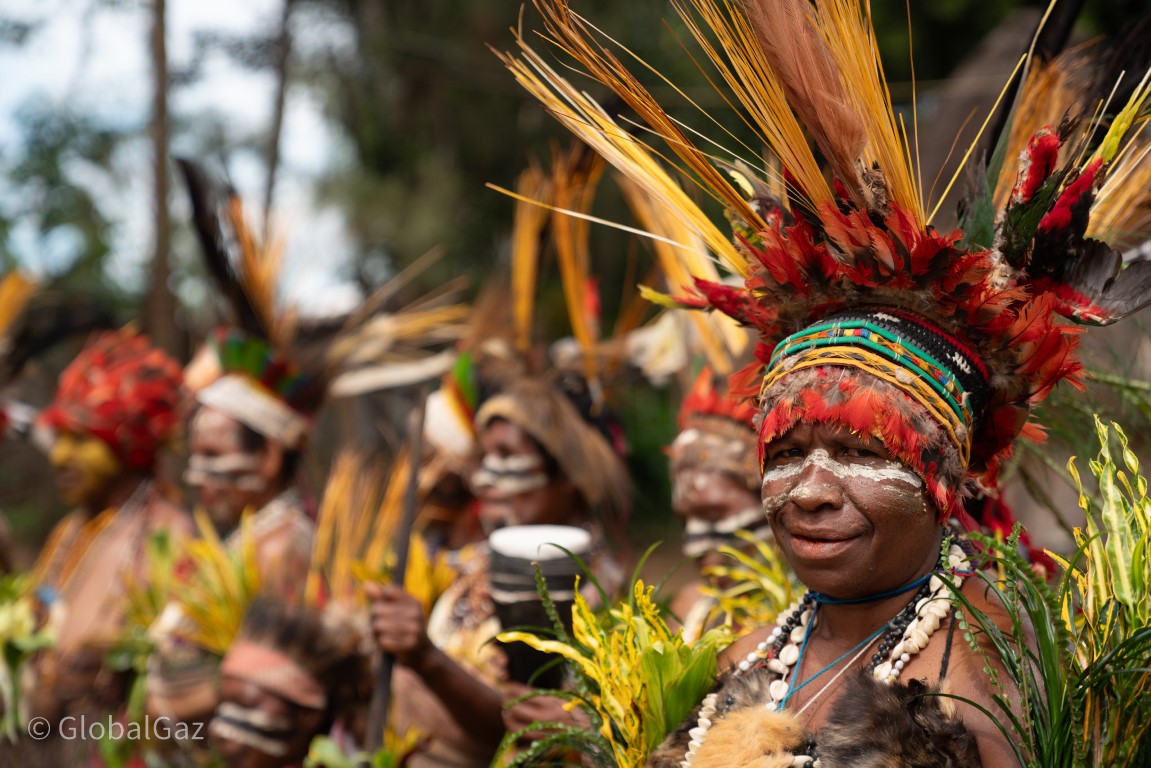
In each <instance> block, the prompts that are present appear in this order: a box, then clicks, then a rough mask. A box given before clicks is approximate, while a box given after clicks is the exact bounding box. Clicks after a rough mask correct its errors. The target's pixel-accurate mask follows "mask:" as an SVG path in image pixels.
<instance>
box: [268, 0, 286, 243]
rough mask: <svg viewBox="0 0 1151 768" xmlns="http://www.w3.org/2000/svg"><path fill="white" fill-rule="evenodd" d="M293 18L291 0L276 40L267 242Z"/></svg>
mask: <svg viewBox="0 0 1151 768" xmlns="http://www.w3.org/2000/svg"><path fill="white" fill-rule="evenodd" d="M291 18H292V0H284V11H283V15H282V16H281V17H280V33H279V36H278V37H277V39H276V54H275V55H276V60H275V74H276V100H275V103H274V104H273V105H272V127H271V131H270V133H271V135H270V136H269V137H268V179H267V182H266V183H265V186H264V242H268V241H269V235H270V234H271V232H270V228H269V222H270V220H271V213H272V201H273V199H274V197H275V191H276V171H277V170H278V169H279V166H280V134H281V133H282V132H283V128H284V102H285V100H286V98H287V93H288V61H289V59H290V58H291V54H292V34H291V30H290V28H289V26H288V25H289V23H290V22H291Z"/></svg>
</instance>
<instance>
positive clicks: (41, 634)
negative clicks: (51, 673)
mask: <svg viewBox="0 0 1151 768" xmlns="http://www.w3.org/2000/svg"><path fill="white" fill-rule="evenodd" d="M30 587H31V585H30V583H29V580H28V577H27V575H26V574H11V575H8V576H3V577H0V661H2V662H3V663H2V664H0V729H2V730H3V734H2V735H3V737H5V738H7V739H8V740H9V741H10V742H15V741H16V737H17V733H18V731H19V726H20V723H21V716H22V711H21V706H20V670H21V669H22V668H23V666H24V662H26V661H27V660H28V659H29V658H30V657H31V656H32V654H33V653H35V652H36V651H38V650H40V649H41V648H47V647H50V646H51V645H53V644H54V643H55V638H54V637H53V636H52V635H51V634H49V633H48V632H47V631H45V630H43V629H42V628H39V627H37V618H36V610H35V598H34V597H33V596H32V594H31V593H30V592H29V589H30Z"/></svg>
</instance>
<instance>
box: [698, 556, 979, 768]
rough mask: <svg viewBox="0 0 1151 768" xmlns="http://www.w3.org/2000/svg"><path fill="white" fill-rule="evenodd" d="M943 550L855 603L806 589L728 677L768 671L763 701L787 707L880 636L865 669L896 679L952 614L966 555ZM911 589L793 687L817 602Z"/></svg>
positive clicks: (801, 767) (807, 758) (803, 762)
mask: <svg viewBox="0 0 1151 768" xmlns="http://www.w3.org/2000/svg"><path fill="white" fill-rule="evenodd" d="M946 549H947V555H946V558H943V557H941V558H940V560H941V562H940V567H939V568H938V569H937V570H936V571H933V572H932V573H930V574H928V575H927V576H926V577H924V578H923V579H920V580H917V581H916V582H912V583H911V584H910V585H907V586H905V587H903V588H902V589H899V590H895V591H894V592H887V593H883V594H882V595H878V596H872V597H870V598H865V599H864V600H858V601H837V600H833V599H830V598H827V597H826V596H825V595H821V594H819V593H816V592H810V591H809V592H807V593H806V594H804V595H803V597H801V598H800V599H799V600H797V601H796V602H795V603H793V604H792V605H791V607H790V608H788V610H787V611H785V612H784V613H782V614H780V615H781V616H783V617H785V618H783V620H782V621H781V623H780V624H778V625H777V626H776V627H775V628H773V629H772V631H771V634H770V635H769V636H768V637H767V639H766V640H764V641H763V642H761V643H760V644H759V645H758V646H757V647H756V649H755V650H754V651H752V652H751V653H749V654H748V655H747V657H746V658H745V659H744V660H742V661H741V662H739V664H738V665H737V667H736V670H735V671H734V672H733V673H732V674H733V676H739V675H742V674H747V673H749V672H752V671H756V670H760V669H766V670H767V671H768V672H770V673H772V674H775V675H778V676H779V677H778V679H776V680H773V681H772V682H771V683H770V684H769V685H768V701H767V702H766V703H765V706H766V708H767V709H768V710H769V711H772V712H774V711H779V710H782V709H783V708H784V707H785V706H786V704H787V702H788V700H789V699H790V698H791V696H792V695H794V694H795V692H796V691H798V690H800V689H801V688H803V687H804V686H806V685H808V684H809V683H811V682H812V681H813V680H815V679H816V678H817V677H819V676H820V675H822V674H823V673H824V672H827V671H828V670H830V669H832V668H834V667H835V666H836V665H837V664H839V663H840V662H841V661H843V659H844V658H846V657H847V656H849V655H851V654H853V653H854V654H855V656H854V657H853V658H852V659H851V660H850V661H849V662H848V664H847V665H846V666H845V667H844V670H846V669H847V668H849V667H851V665H853V664H854V663H855V661H856V660H857V659H858V658H859V657H860V656H861V655H862V654H863V653H864V652H865V651H866V649H867V648H868V647H870V645H871V643H873V642H875V639H876V638H877V637H880V642H879V647H878V648H877V649H876V652H875V653H874V654H872V656H871V660H870V664H869V667H870V670H871V674H872V676H874V677H875V679H876V680H878V681H879V682H881V683H884V684H885V685H891V684H892V683H894V682H896V681H897V680H898V679H899V674H900V673H901V672H902V671H903V669H904V668H905V667H906V666H907V664H908V663H909V662H910V661H911V657H912V656H914V655H915V654H917V653H919V652H920V651H922V650H923V649H924V648H926V647H927V644H928V641H929V640H930V638H931V635H932V634H933V633H934V632H935V630H937V629H939V624H940V621H941V620H942V619H943V617H945V616H947V615H948V614H949V613H950V612H951V601H950V594H951V590H952V589H958V588H959V586H960V584H961V583H962V580H963V578H964V577H965V576H967V575H968V574H970V573H971V571H970V570H968V566H967V554H966V553H965V552H964V551H963V548H962V547H960V546H959V545H958V544H956V543H954V542H953V541H950V538H949V544H948V546H947V547H946ZM944 559H946V565H944V562H943V561H944ZM945 574H950V576H951V578H950V579H946V580H945V579H944V575H945ZM916 587H918V589H917V590H916V592H915V595H914V596H913V597H912V599H911V600H910V601H909V602H908V603H907V605H906V606H905V607H904V608H903V609H902V610H901V611H899V613H897V614H896V615H895V616H894V617H893V618H892V619H891V621H889V622H888V623H887V624H885V625H883V626H882V627H880V628H879V629H878V630H876V632H875V633H873V634H872V635H871V636H870V637H867V638H865V639H864V640H863V641H862V642H860V643H859V644H858V645H856V646H855V647H854V648H852V649H851V650H849V651H847V653H845V654H843V656H840V657H839V658H838V659H836V660H835V661H833V662H832V663H831V664H829V665H827V666H826V667H825V668H824V669H822V670H820V671H819V672H817V673H816V674H815V675H812V676H811V677H810V678H808V679H807V680H805V681H803V682H802V683H799V684H798V685H796V686H794V687H793V682H795V681H793V680H792V679H791V677H792V672H793V671H794V670H795V669H797V668H798V667H799V662H800V659H801V657H802V655H803V651H804V650H805V648H806V645H807V641H808V639H809V637H810V633H811V630H812V629H813V628H814V626H815V618H816V614H817V613H818V610H819V605H820V603H824V604H842V603H845V602H865V601H866V600H871V599H881V598H885V597H889V596H893V595H897V594H900V593H901V592H906V591H910V590H911V589H913V588H916ZM881 635H882V637H881ZM842 674H843V670H841V671H840V672H839V673H838V674H836V676H835V677H833V678H832V679H831V680H830V681H828V683H826V684H825V685H824V686H823V688H821V689H820V690H819V691H818V692H817V693H816V697H818V696H820V695H821V694H822V693H823V692H824V691H826V690H827V689H828V688H829V687H830V686H831V684H832V683H834V682H835V681H836V680H838V679H839V677H840V675H842ZM814 700H815V697H813V698H812V699H811V700H809V701H808V702H807V704H806V705H805V706H804V708H806V707H807V706H809V705H810V704H811V703H812V701H814ZM716 701H717V695H716V694H714V693H713V694H709V696H708V698H706V699H705V700H704V706H703V708H702V709H701V710H700V714H699V719H698V721H697V724H696V727H695V728H692V729H691V731H690V732H689V736H690V739H691V740H690V742H689V743H688V748H687V753H686V755H685V756H684V760H683V761H682V762H681V763H680V766H681V768H691V762H692V759H693V758H694V757H695V754H696V752H698V751H699V748H700V746H701V745H702V744H703V740H704V737H705V736H706V734H707V731H708V729H709V728H710V727H711V725H712V721H713V718H714V717H715V713H716V707H715V704H716ZM810 747H811V750H810V751H814V744H812V745H810ZM793 765H795V766H797V768H819V760H818V758H817V757H815V756H814V755H812V754H800V755H796V756H795V762H794V763H793Z"/></svg>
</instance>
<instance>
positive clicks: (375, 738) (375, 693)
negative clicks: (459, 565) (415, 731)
mask: <svg viewBox="0 0 1151 768" xmlns="http://www.w3.org/2000/svg"><path fill="white" fill-rule="evenodd" d="M416 398H417V402H416V410H415V412H414V413H413V414H412V422H413V425H412V430H413V431H412V435H411V438H410V441H409V442H410V445H411V454H410V455H411V457H412V460H411V474H410V475H409V476H408V485H407V488H405V489H404V509H403V516H402V517H401V519H400V525H399V528H398V529H397V531H396V539H395V542H396V566H395V569H394V570H393V574H394V576H393V579H394V581H395V582H396V583H397V584H400V585H401V586H402V585H403V583H404V573H405V572H406V571H407V566H408V546H409V544H410V542H411V536H412V527H413V526H414V525H415V522H416V514H417V513H418V512H419V510H418V509H417V507H418V505H419V495H420V494H419V491H420V482H419V480H420V459H421V457H422V455H423V450H424V411H425V409H426V405H427V400H428V387H427V385H424V386H422V387H420V388H419V390H417V394H416ZM395 663H396V660H395V658H394V657H393V656H392V654H390V653H385V654H382V655H381V657H380V665H379V666H378V667H377V668H376V685H375V688H374V689H373V690H372V705H371V709H370V710H369V711H368V733H367V747H368V752H367V753H368V756H369V757H368V758H367V759H368V760H369V761H370V759H371V757H370V756H371V755H373V754H375V753H376V752H377V751H378V750H379V749H380V747H382V746H383V744H384V726H385V724H386V723H387V720H388V704H389V703H390V700H391V694H392V668H393V667H394V666H395ZM367 764H368V763H367V762H364V763H362V765H364V766H367Z"/></svg>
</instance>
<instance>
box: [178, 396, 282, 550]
mask: <svg viewBox="0 0 1151 768" xmlns="http://www.w3.org/2000/svg"><path fill="white" fill-rule="evenodd" d="M240 431H241V427H240V422H238V421H236V420H235V419H233V418H232V417H231V416H228V415H227V414H224V413H221V412H220V411H217V410H216V409H214V408H210V407H208V406H201V407H200V409H199V410H198V411H197V412H196V415H195V416H194V417H193V418H192V425H191V429H190V430H189V435H188V453H189V456H188V472H187V475H186V479H187V481H188V484H189V485H191V486H193V487H194V488H195V489H196V495H197V497H198V498H197V500H198V501H199V503H200V506H202V507H203V508H204V510H205V511H206V512H207V513H208V516H209V517H210V518H211V519H212V522H213V523H215V524H216V527H217V528H219V529H220V530H221V531H228V530H230V529H231V528H232V527H234V526H235V525H236V524H237V523H238V522H239V520H240V516H241V515H242V514H243V513H244V510H245V509H248V508H252V509H256V508H259V506H260V505H261V504H260V502H261V500H262V499H263V498H264V497H265V496H267V493H268V488H269V487H270V485H271V479H270V475H271V472H272V471H273V470H275V471H276V472H278V471H279V465H278V464H276V465H272V462H271V461H270V460H269V457H268V456H267V455H266V454H267V452H268V451H267V450H264V451H250V450H248V449H246V448H244V445H243V442H242V440H241V437H240ZM269 445H271V444H270V443H269Z"/></svg>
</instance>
